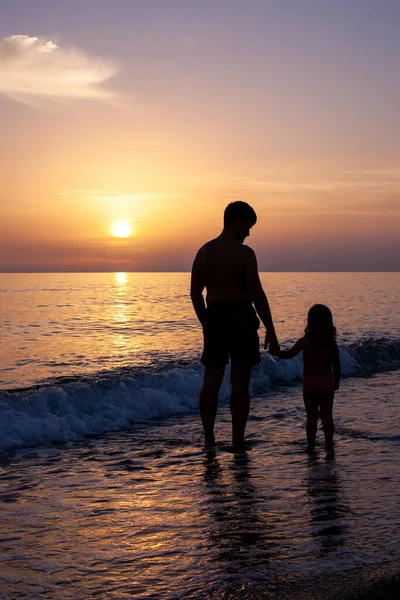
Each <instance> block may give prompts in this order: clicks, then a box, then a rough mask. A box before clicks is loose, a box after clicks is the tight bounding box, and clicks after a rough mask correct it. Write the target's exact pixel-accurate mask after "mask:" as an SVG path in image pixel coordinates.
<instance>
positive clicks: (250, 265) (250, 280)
mask: <svg viewBox="0 0 400 600" xmlns="http://www.w3.org/2000/svg"><path fill="white" fill-rule="evenodd" d="M246 249H247V262H246V284H247V289H248V290H249V292H250V296H251V300H252V302H253V304H254V306H255V308H256V311H257V313H258V316H259V317H260V319H261V321H262V322H263V323H264V325H265V329H266V330H267V334H266V336H265V344H264V347H265V348H266V347H267V345H268V344H273V345H276V344H277V343H278V340H277V337H276V333H275V327H274V323H273V321H272V315H271V309H270V307H269V302H268V298H267V296H266V294H265V292H264V290H263V287H262V285H261V281H260V276H259V274H258V266H257V258H256V255H255V252H254V250H252V249H251V248H249V247H248V246H246Z"/></svg>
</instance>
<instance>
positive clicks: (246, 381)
mask: <svg viewBox="0 0 400 600" xmlns="http://www.w3.org/2000/svg"><path fill="white" fill-rule="evenodd" d="M251 370H252V366H251V365H245V364H237V363H233V364H231V384H232V392H231V415H232V443H233V444H234V445H237V444H243V442H244V432H245V429H246V424H247V418H248V416H249V410H250V393H249V386H250V377H251Z"/></svg>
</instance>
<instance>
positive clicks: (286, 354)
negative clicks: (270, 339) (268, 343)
mask: <svg viewBox="0 0 400 600" xmlns="http://www.w3.org/2000/svg"><path fill="white" fill-rule="evenodd" d="M302 349H303V339H300V340H297V342H296V343H295V344H294V346H292V347H291V348H290V349H289V350H281V349H280V348H271V351H270V352H271V354H272V356H277V357H278V358H294V357H295V356H297V355H298V354H299V352H301V351H302Z"/></svg>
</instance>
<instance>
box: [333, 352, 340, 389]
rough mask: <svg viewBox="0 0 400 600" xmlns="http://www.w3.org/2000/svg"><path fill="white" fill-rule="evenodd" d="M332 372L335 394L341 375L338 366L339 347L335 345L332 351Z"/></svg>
mask: <svg viewBox="0 0 400 600" xmlns="http://www.w3.org/2000/svg"><path fill="white" fill-rule="evenodd" d="M332 370H333V379H334V382H335V392H336V391H337V390H338V389H339V385H340V376H341V374H342V367H341V364H340V354H339V347H338V345H337V344H335V349H334V351H333V361H332Z"/></svg>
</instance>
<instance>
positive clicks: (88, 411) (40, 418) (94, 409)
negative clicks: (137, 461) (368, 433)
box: [0, 342, 399, 452]
mask: <svg viewBox="0 0 400 600" xmlns="http://www.w3.org/2000/svg"><path fill="white" fill-rule="evenodd" d="M393 348H394V350H395V352H394V353H392V354H393V356H394V359H395V361H396V360H397V354H398V352H399V349H398V343H397V344H396V345H395V346H393V347H391V348H389V349H388V348H387V347H385V348H384V350H382V345H381V344H376V343H375V342H374V343H373V344H370V348H369V349H368V344H365V343H363V344H361V345H359V346H357V347H356V348H351V347H349V348H342V349H341V360H342V370H343V375H344V376H354V375H359V374H362V373H363V372H365V370H367V371H368V365H370V366H374V367H375V366H377V365H378V367H379V365H380V364H381V362H380V360H381V359H380V357H381V355H382V354H383V355H384V361H386V362H385V363H384V364H387V362H388V360H389V359H388V357H389V355H390V349H392V350H393ZM377 349H378V350H377ZM360 352H361V354H362V358H363V364H361V363H360V361H359V360H358V355H359V354H360ZM367 357H369V359H368V360H369V363H368V360H367ZM394 365H395V363H394V364H393V366H394ZM301 375H302V359H301V357H300V356H298V357H296V358H294V359H293V360H279V359H276V358H273V357H272V356H270V355H266V356H264V358H263V361H262V362H261V364H260V365H259V366H258V367H257V368H256V369H255V370H254V375H253V378H252V393H253V394H260V393H261V394H262V393H267V392H269V391H271V390H272V389H273V388H274V386H276V385H282V383H288V384H296V383H300V381H301ZM201 381H202V369H201V367H200V366H199V367H186V368H184V367H177V366H174V365H171V368H168V369H165V370H163V371H158V372H157V371H148V372H143V371H142V372H134V371H133V372H132V373H131V374H126V372H124V373H123V374H117V373H115V374H114V375H112V376H110V375H109V376H107V377H106V376H103V377H102V378H99V377H97V378H93V379H89V378H87V379H77V380H76V381H69V380H68V381H65V382H64V383H63V382H62V381H61V382H59V383H58V384H56V385H55V384H53V385H50V384H49V385H44V386H42V387H39V388H31V389H27V390H23V391H20V392H1V393H0V451H3V452H4V451H8V450H10V449H12V448H18V447H24V446H35V445H46V444H50V443H57V442H67V441H71V440H77V439H80V438H83V437H84V436H86V435H90V434H99V433H103V432H106V431H113V430H119V429H123V428H126V427H128V426H129V425H130V424H132V423H135V422H140V421H146V420H150V419H154V418H160V417H168V416H170V415H173V414H181V413H186V412H190V411H192V410H195V409H197V403H198V394H199V391H200V387H201ZM228 395H229V369H227V372H226V374H225V379H224V382H223V385H222V389H221V399H222V400H226V399H227V397H228ZM282 418H284V417H282Z"/></svg>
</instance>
